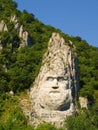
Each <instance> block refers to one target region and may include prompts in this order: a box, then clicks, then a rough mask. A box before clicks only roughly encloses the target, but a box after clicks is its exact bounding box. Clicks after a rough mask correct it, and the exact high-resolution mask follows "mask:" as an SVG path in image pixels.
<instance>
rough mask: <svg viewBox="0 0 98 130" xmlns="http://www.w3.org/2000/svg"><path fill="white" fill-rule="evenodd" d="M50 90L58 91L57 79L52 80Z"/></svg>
mask: <svg viewBox="0 0 98 130" xmlns="http://www.w3.org/2000/svg"><path fill="white" fill-rule="evenodd" d="M52 88H53V89H58V88H59V86H58V81H57V79H54V81H53V86H52Z"/></svg>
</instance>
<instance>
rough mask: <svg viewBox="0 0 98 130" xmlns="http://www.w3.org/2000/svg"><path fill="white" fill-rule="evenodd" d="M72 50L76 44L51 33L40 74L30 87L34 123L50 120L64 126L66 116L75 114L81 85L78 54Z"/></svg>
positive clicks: (48, 121)
mask: <svg viewBox="0 0 98 130" xmlns="http://www.w3.org/2000/svg"><path fill="white" fill-rule="evenodd" d="M71 46H72V43H71ZM72 50H74V46H73V47H70V46H68V45H66V44H65V41H64V39H63V38H62V37H61V36H60V35H59V34H58V33H53V34H52V37H51V38H50V41H49V45H48V51H47V52H46V53H45V55H44V58H43V62H42V67H41V69H40V72H39V75H38V76H37V78H36V80H35V83H34V85H33V87H32V88H31V90H30V100H31V103H32V112H31V115H30V120H31V123H32V124H33V125H38V124H40V123H42V122H47V123H52V124H55V125H56V126H57V127H61V126H63V125H64V123H65V120H66V117H67V116H70V115H73V114H75V111H76V109H75V100H76V97H77V90H78V87H79V86H78V73H77V70H78V69H77V57H76V54H75V53H73V51H72Z"/></svg>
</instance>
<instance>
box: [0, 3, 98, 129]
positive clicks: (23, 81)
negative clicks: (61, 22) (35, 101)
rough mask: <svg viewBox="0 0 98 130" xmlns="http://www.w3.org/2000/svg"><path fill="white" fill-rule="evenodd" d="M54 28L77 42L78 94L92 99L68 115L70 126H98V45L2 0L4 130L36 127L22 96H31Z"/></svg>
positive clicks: (0, 113)
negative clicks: (24, 111) (44, 22)
mask: <svg viewBox="0 0 98 130" xmlns="http://www.w3.org/2000/svg"><path fill="white" fill-rule="evenodd" d="M52 32H58V33H59V34H60V35H61V36H63V38H64V39H65V41H66V43H67V44H69V40H70V41H72V43H73V44H74V45H75V46H76V52H77V56H78V67H79V74H80V91H79V94H78V96H79V97H80V96H81V97H86V98H87V99H88V101H89V105H88V110H85V109H83V110H81V109H80V110H79V111H80V112H79V113H78V114H77V115H76V117H70V118H68V121H67V125H66V126H67V128H68V130H83V129H84V130H98V117H97V114H98V48H97V47H94V46H90V45H89V43H87V42H86V41H85V40H83V39H82V38H81V37H80V36H77V37H73V36H69V35H68V34H64V33H62V32H61V31H60V30H59V29H56V28H54V27H51V26H47V25H45V24H43V23H42V22H41V21H39V20H38V19H36V18H35V16H34V14H31V13H28V12H27V11H26V10H24V11H23V12H21V11H19V10H18V9H17V3H16V2H13V1H12V0H0V122H1V123H0V130H11V129H12V130H13V129H14V130H22V129H23V130H33V129H34V128H33V127H32V126H30V125H28V122H27V119H26V118H25V116H24V114H23V112H22V110H21V107H20V98H21V99H23V97H25V98H26V100H27V99H28V97H27V91H28V90H29V89H30V86H31V85H32V83H33V81H34V80H35V77H36V76H37V74H38V72H39V69H40V67H41V62H42V57H43V54H44V53H45V52H46V51H47V45H48V41H49V38H50V37H51V35H52ZM10 92H13V94H12V95H11V94H10ZM77 104H78V102H77ZM81 111H82V112H81ZM41 129H42V130H50V129H51V130H52V129H53V130H56V128H55V127H54V126H50V125H48V124H44V125H42V126H40V127H39V128H38V130H41Z"/></svg>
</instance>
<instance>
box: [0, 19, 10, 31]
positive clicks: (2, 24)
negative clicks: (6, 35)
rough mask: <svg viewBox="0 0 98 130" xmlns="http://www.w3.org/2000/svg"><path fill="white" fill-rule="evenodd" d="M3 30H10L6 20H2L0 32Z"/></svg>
mask: <svg viewBox="0 0 98 130" xmlns="http://www.w3.org/2000/svg"><path fill="white" fill-rule="evenodd" d="M3 31H8V28H7V26H6V24H5V22H4V21H3V20H2V21H1V22H0V32H3Z"/></svg>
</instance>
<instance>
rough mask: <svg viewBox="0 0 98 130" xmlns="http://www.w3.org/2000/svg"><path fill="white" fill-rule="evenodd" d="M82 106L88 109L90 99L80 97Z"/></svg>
mask: <svg viewBox="0 0 98 130" xmlns="http://www.w3.org/2000/svg"><path fill="white" fill-rule="evenodd" d="M79 102H80V107H81V108H86V109H88V99H87V98H85V97H79Z"/></svg>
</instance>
